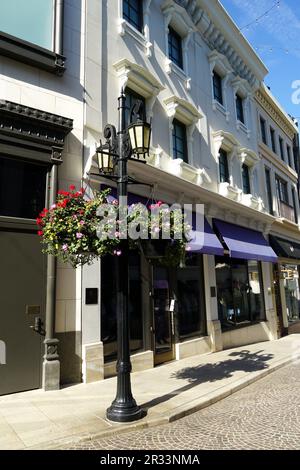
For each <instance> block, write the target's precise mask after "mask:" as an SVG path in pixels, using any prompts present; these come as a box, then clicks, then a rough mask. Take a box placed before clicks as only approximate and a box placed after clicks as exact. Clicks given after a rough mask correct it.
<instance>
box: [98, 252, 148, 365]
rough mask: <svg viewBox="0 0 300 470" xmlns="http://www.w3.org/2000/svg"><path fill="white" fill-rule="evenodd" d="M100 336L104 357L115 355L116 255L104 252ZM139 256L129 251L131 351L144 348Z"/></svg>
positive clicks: (109, 357) (111, 357)
mask: <svg viewBox="0 0 300 470" xmlns="http://www.w3.org/2000/svg"><path fill="white" fill-rule="evenodd" d="M101 273H102V276H101V278H102V281H101V340H102V341H103V344H104V360H105V362H109V361H112V360H114V359H116V357H117V285H116V258H115V257H113V256H105V257H104V258H102V260H101ZM141 296H142V286H141V273H140V257H139V255H138V254H136V253H134V252H131V253H130V255H129V301H128V310H129V318H130V351H131V352H136V351H139V350H141V349H143V345H144V342H143V314H142V312H143V310H142V297H141Z"/></svg>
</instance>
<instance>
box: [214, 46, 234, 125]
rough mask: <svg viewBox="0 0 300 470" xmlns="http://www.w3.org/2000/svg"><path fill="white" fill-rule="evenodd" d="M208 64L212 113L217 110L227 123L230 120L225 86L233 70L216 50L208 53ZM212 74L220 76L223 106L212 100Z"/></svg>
mask: <svg viewBox="0 0 300 470" xmlns="http://www.w3.org/2000/svg"><path fill="white" fill-rule="evenodd" d="M208 62H209V67H210V74H211V94H212V108H213V110H214V111H216V110H219V111H220V112H221V113H222V114H224V116H225V118H226V121H227V122H228V121H229V118H230V111H229V108H228V97H227V86H228V83H229V80H230V78H231V76H232V73H233V69H232V67H231V66H230V64H229V62H228V59H227V58H226V57H225V56H224V55H223V54H221V53H220V52H218V51H217V50H213V51H211V52H210V54H209V55H208ZM214 72H217V74H218V75H220V77H221V79H222V95H223V104H221V103H219V102H218V101H217V100H216V99H215V98H214V82H213V79H214Z"/></svg>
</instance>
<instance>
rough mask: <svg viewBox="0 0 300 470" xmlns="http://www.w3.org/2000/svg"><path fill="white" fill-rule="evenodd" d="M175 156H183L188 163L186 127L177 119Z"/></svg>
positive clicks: (174, 126) (174, 124) (174, 145)
mask: <svg viewBox="0 0 300 470" xmlns="http://www.w3.org/2000/svg"><path fill="white" fill-rule="evenodd" d="M172 136H173V158H181V160H183V161H184V162H186V163H188V153H187V142H186V127H185V125H184V124H182V123H181V122H179V121H177V119H174V120H173V134H172Z"/></svg>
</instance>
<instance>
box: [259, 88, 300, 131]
mask: <svg viewBox="0 0 300 470" xmlns="http://www.w3.org/2000/svg"><path fill="white" fill-rule="evenodd" d="M255 98H256V101H257V102H258V103H259V104H260V106H261V107H262V108H263V109H264V110H265V111H266V112H267V113H268V114H269V116H270V117H271V118H272V119H273V120H274V121H275V123H276V124H277V125H278V126H279V127H280V128H281V130H282V131H283V132H284V133H285V134H286V135H287V136H288V137H289V138H290V139H291V140H293V139H294V136H295V134H296V133H297V130H296V128H295V127H294V124H293V123H292V122H291V121H290V119H289V118H288V116H287V115H286V114H285V113H284V111H283V110H282V109H280V108H279V107H278V105H277V103H276V102H275V101H274V99H272V97H271V96H270V95H269V94H268V93H267V92H266V90H265V89H264V88H263V87H261V88H260V89H259V90H258V91H257V92H256V95H255Z"/></svg>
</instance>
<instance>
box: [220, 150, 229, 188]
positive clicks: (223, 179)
mask: <svg viewBox="0 0 300 470" xmlns="http://www.w3.org/2000/svg"><path fill="white" fill-rule="evenodd" d="M219 173H220V183H229V171H228V156H227V152H225V150H223V149H221V150H220V156H219Z"/></svg>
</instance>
